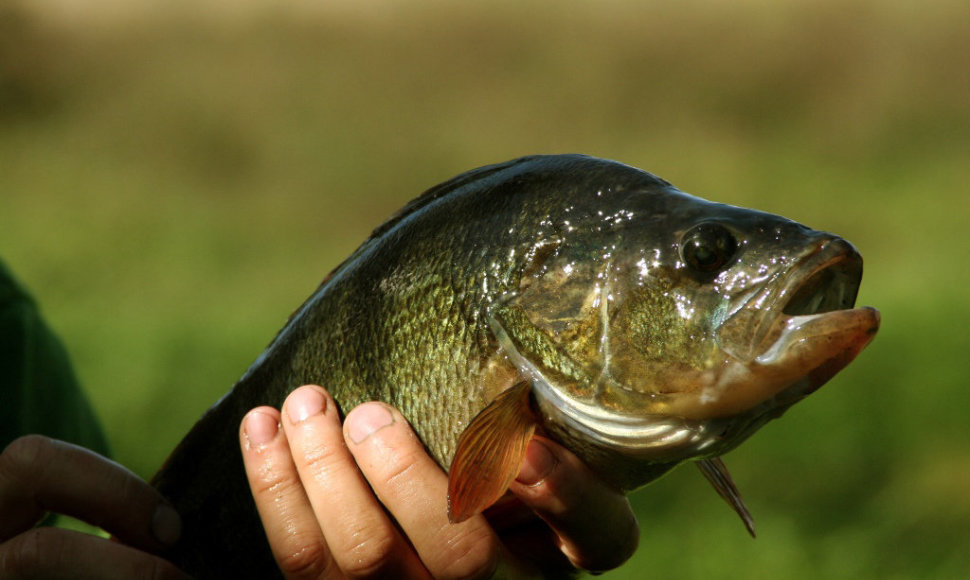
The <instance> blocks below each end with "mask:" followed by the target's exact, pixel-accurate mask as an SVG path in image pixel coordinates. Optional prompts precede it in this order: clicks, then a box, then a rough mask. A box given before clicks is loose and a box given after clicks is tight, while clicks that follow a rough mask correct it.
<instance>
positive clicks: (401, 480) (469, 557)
mask: <svg viewBox="0 0 970 580" xmlns="http://www.w3.org/2000/svg"><path fill="white" fill-rule="evenodd" d="M344 437H345V439H346V441H347V446H348V448H349V449H350V451H351V453H353V455H354V458H355V459H356V460H357V464H358V465H359V466H360V469H361V471H362V472H363V473H364V475H365V476H366V477H367V480H368V481H369V482H370V484H371V486H372V487H373V488H374V492H375V493H376V494H377V496H378V498H379V499H380V500H381V503H383V504H384V505H385V506H386V507H387V508H388V510H389V511H390V512H391V514H393V516H394V517H395V519H396V520H397V521H398V523H399V524H400V525H401V528H402V529H403V530H404V532H405V534H407V536H408V538H409V539H410V540H411V543H412V544H413V545H414V547H415V549H416V550H417V552H418V554H419V555H420V556H421V560H422V561H423V562H424V565H425V566H426V567H427V569H428V570H429V571H430V572H431V575H432V576H433V577H435V578H467V577H485V576H487V575H488V574H490V573H492V572H493V571H494V570H495V569H496V567H497V566H498V565H499V564H500V559H501V556H502V550H501V547H500V542H499V540H498V538H497V536H496V535H495V534H494V532H493V531H492V529H491V528H490V527H489V525H488V523H487V522H486V521H485V519H484V518H483V517H482V516H475V517H472V518H470V519H468V520H466V521H464V522H462V523H460V524H451V523H450V522H449V521H448V506H447V494H448V477H447V476H446V475H445V473H444V472H443V471H442V470H441V468H440V467H439V466H438V464H437V463H435V462H434V460H433V459H431V457H429V456H428V454H427V452H426V451H425V449H424V447H423V445H422V444H421V442H420V441H419V440H418V438H417V436H416V435H415V434H414V431H413V430H412V429H411V427H410V425H408V423H407V421H406V420H405V419H404V417H403V416H402V415H401V414H400V413H399V412H398V411H397V410H395V409H394V408H392V407H390V406H388V405H385V404H383V403H376V402H372V403H364V404H363V405H360V406H358V407H357V408H355V409H354V410H352V411H351V412H350V413H348V414H347V419H346V420H345V422H344Z"/></svg>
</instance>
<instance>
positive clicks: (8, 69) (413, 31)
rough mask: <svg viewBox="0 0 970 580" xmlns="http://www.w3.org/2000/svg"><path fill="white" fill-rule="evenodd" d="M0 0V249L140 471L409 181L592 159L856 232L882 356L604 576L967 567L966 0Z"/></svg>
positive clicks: (969, 238)
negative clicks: (734, 502)
mask: <svg viewBox="0 0 970 580" xmlns="http://www.w3.org/2000/svg"><path fill="white" fill-rule="evenodd" d="M156 4H158V3H150V2H148V1H147V0H145V1H142V2H137V1H134V0H132V1H131V2H128V3H126V2H110V1H102V2H100V3H99V2H93V1H92V2H88V3H85V5H84V6H85V7H84V8H83V9H81V8H79V7H78V6H76V3H72V2H68V1H66V0H31V1H27V0H24V1H23V2H14V3H11V1H10V0H0V256H2V257H3V259H4V260H6V261H7V262H8V264H9V266H10V267H11V269H12V270H13V271H14V272H16V273H17V275H18V276H19V277H20V278H21V279H22V280H23V281H24V282H25V284H26V285H27V286H28V287H30V288H31V289H32V290H33V292H34V294H35V296H36V297H37V299H38V301H39V302H40V303H41V305H42V306H43V308H44V312H45V314H46V316H47V318H48V320H49V321H50V322H51V324H52V325H53V326H54V328H55V329H56V330H57V331H58V332H59V333H60V335H61V336H62V337H63V338H64V340H65V342H66V343H67V345H68V348H69V350H70V351H71V353H72V355H73V357H74V361H75V363H76V366H77V370H78V373H79V375H80V377H81V379H82V381H83V383H84V384H85V385H86V387H87V389H88V391H89V393H90V395H91V397H92V399H93V401H94V405H95V407H96V408H97V410H98V412H99V413H100V416H101V418H102V420H103V423H104V425H105V428H106V430H107V432H108V435H109V437H110V439H111V441H112V443H113V446H114V449H115V452H116V457H117V459H118V460H119V461H120V462H122V463H123V464H125V465H128V466H130V467H132V468H133V469H134V470H135V471H136V472H138V473H139V474H141V475H142V476H145V477H149V476H150V475H151V474H152V473H153V472H154V470H155V469H156V468H157V467H158V465H159V464H160V463H161V462H162V461H163V460H164V458H165V457H166V455H167V453H168V451H169V450H170V449H171V448H172V447H173V446H174V445H175V443H176V442H177V441H178V440H179V439H180V438H181V436H182V435H183V434H184V433H185V432H186V431H187V430H188V429H189V428H190V427H191V425H192V424H193V422H194V421H195V420H196V418H197V417H198V416H199V415H200V414H201V413H202V411H203V410H204V409H205V408H207V407H208V406H209V405H210V404H211V403H212V402H214V401H215V400H216V399H217V398H218V397H219V396H220V395H221V394H222V393H223V392H225V391H226V390H227V389H228V388H229V387H230V386H231V385H232V383H233V382H234V381H235V379H236V378H237V377H239V376H240V374H241V373H242V372H243V371H244V370H245V369H246V367H247V366H248V365H249V363H250V362H251V361H253V360H254V359H255V357H256V356H257V355H258V354H259V352H260V351H261V350H262V349H263V347H264V346H265V345H266V344H267V343H268V341H269V340H270V338H272V336H273V335H274V333H275V332H276V331H277V330H278V328H279V327H280V326H281V325H282V324H283V322H284V321H285V319H286V317H287V316H288V315H289V313H290V312H291V311H292V310H293V309H294V308H295V307H296V306H298V305H299V304H300V303H301V302H302V300H303V299H304V298H305V297H306V296H307V295H308V294H309V293H310V292H311V291H312V290H313V289H314V288H315V287H316V285H317V284H318V283H319V281H320V280H321V278H322V277H323V276H324V275H325V274H326V273H327V272H328V271H329V270H330V269H331V268H332V267H333V266H335V265H336V264H337V263H338V262H339V261H340V260H341V259H342V258H343V257H345V256H346V255H347V254H348V253H349V252H351V251H352V250H353V249H354V248H355V247H356V246H357V245H358V244H359V243H360V242H361V241H362V240H363V239H364V238H365V237H366V236H367V235H368V233H369V232H370V230H371V228H373V227H374V226H375V225H377V224H378V223H379V222H380V221H382V220H383V219H384V218H385V217H387V216H388V215H390V214H391V213H392V212H393V211H394V210H396V209H397V208H398V207H400V206H401V205H403V204H404V203H405V202H406V201H408V200H409V199H411V198H412V197H414V196H416V195H417V194H418V193H420V192H421V191H423V190H424V189H425V188H427V187H429V186H431V185H434V184H436V183H438V182H440V181H442V180H444V179H446V178H448V177H451V176H452V175H454V174H457V173H459V172H462V171H465V170H467V169H471V168H473V167H476V166H479V165H483V164H486V163H492V162H497V161H502V160H506V159H510V158H513V157H516V156H519V155H523V154H529V153H539V152H543V153H555V152H584V153H589V154H593V155H597V156H601V157H608V158H614V159H618V160H621V161H623V162H626V163H629V164H632V165H635V166H639V167H642V168H644V169H647V170H649V171H652V172H655V173H657V174H659V175H661V176H662V177H664V178H666V179H668V180H670V181H672V182H673V183H675V184H676V185H677V186H679V187H680V188H681V189H684V190H685V191H689V192H692V193H696V194H698V195H701V196H703V197H707V198H709V199H714V200H717V201H724V202H728V203H733V204H737V205H743V206H749V207H756V208H758V209H763V210H767V211H772V212H775V213H780V214H783V215H785V216H788V217H791V218H793V219H796V220H798V221H801V222H803V223H806V224H808V225H811V226H813V227H817V228H820V229H827V230H830V231H834V232H837V233H839V234H841V235H844V236H845V237H847V238H848V239H850V240H851V241H853V242H854V243H855V244H856V245H857V246H858V247H859V248H860V250H861V252H862V253H863V255H864V256H865V258H866V276H865V279H864V283H863V286H862V290H861V293H860V297H859V302H860V303H864V304H871V305H875V306H877V307H878V308H880V309H881V311H882V313H883V329H882V331H881V332H880V335H879V336H878V337H877V338H876V340H875V342H874V343H873V344H872V346H871V347H870V348H869V349H868V350H867V351H866V352H864V353H863V354H862V355H861V356H860V358H859V359H858V360H857V362H856V363H854V364H853V365H852V366H850V367H849V368H848V369H847V370H846V371H845V372H843V373H842V374H841V375H840V376H838V377H837V378H836V379H834V380H833V381H832V382H831V383H830V384H829V385H828V386H826V387H825V388H824V389H822V390H821V391H819V392H818V393H816V394H814V395H813V396H812V397H810V398H809V399H807V400H806V401H804V402H803V403H801V404H800V405H799V406H798V407H796V408H795V409H793V410H791V411H790V412H789V413H788V414H787V415H786V417H785V418H784V419H783V420H781V421H778V422H775V423H772V424H770V425H769V426H767V427H766V428H764V429H763V430H762V431H761V432H759V433H758V434H757V435H756V436H755V437H753V438H752V439H751V440H750V441H749V442H747V443H746V444H744V445H743V446H741V447H740V448H739V449H738V450H737V451H735V452H733V453H731V454H730V455H729V456H728V457H727V463H728V464H729V465H730V466H731V467H732V470H733V472H734V475H735V479H736V481H737V483H738V485H739V487H740V488H741V490H742V492H743V493H744V495H745V497H746V499H747V501H748V504H749V506H750V508H751V510H752V512H753V513H754V515H755V518H756V520H757V523H758V530H759V537H758V539H757V540H754V541H752V540H751V539H750V538H748V537H747V535H746V534H745V533H744V529H743V527H742V525H741V523H740V522H739V521H738V520H737V518H736V516H735V515H734V514H733V513H731V511H730V510H729V509H728V508H727V507H726V506H725V505H723V503H722V502H721V500H720V499H719V498H718V497H717V496H716V495H715V494H714V493H713V492H712V491H711V490H710V489H708V484H707V483H706V482H704V481H703V479H702V478H701V477H700V476H699V475H698V473H697V472H696V470H695V469H693V468H689V467H688V468H682V469H680V470H677V471H676V472H675V473H673V474H671V475H670V476H668V477H666V478H664V479H663V480H661V481H659V482H657V483H655V484H653V485H651V486H649V487H648V488H646V489H644V490H641V491H639V492H637V493H636V494H634V495H633V501H634V503H635V504H636V506H637V508H638V510H639V513H640V522H641V527H642V537H641V545H640V549H639V551H638V552H637V554H636V556H635V557H634V558H633V560H631V561H630V562H629V563H628V564H626V565H625V566H624V567H622V568H620V569H619V570H617V571H615V572H612V573H609V574H607V575H606V576H605V577H607V578H611V579H621V578H643V577H678V578H708V577H713V578H860V577H863V578H930V577H934V578H957V577H966V576H967V575H970V549H968V548H970V445H968V443H970V426H968V424H970V419H968V417H970V394H968V388H967V382H968V381H967V379H968V375H970V372H968V369H970V362H968V361H970V358H968V354H967V346H968V345H970V341H968V340H967V338H966V335H967V331H968V330H967V329H968V328H970V304H968V300H967V287H968V283H970V275H968V271H970V268H968V263H970V234H968V233H967V228H968V219H970V201H968V191H967V189H968V184H970V68H968V62H970V61H968V58H970V25H968V23H970V3H967V2H965V1H962V0H961V1H958V0H953V1H946V0H939V1H928V2H921V3H913V2H909V1H903V0H888V1H876V0H815V1H812V0H798V1H793V2H773V1H769V0H742V1H738V2H725V1H717V0H707V1H702V0H688V1H685V2H677V3H662V4H661V3H652V2H644V3H639V2H633V1H623V0H607V1H604V2H596V3H592V2H583V3H580V2H571V1H566V2H562V1H559V2H553V1H545V0H543V1H529V2H509V1H499V2H478V3H458V2H443V1H433V0H420V1H411V2H407V3H404V2H391V1H389V0H388V1H380V0H369V1H364V2H359V3H353V2H350V1H349V0H348V1H346V2H337V3H329V4H328V5H326V6H324V5H322V4H323V3H320V4H321V5H315V3H313V2H310V1H305V2H300V1H296V0H294V1H291V2H284V3H269V2H266V3H262V2H258V1H257V0H249V1H247V2H242V3H226V2H218V1H216V0H210V1H202V2H192V3H190V2H175V3H169V4H167V5H166V6H167V7H165V8H158V7H157V6H156Z"/></svg>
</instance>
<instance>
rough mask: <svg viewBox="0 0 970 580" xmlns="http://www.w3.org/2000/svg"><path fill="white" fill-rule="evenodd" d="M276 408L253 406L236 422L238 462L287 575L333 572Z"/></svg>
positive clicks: (277, 561)
mask: <svg viewBox="0 0 970 580" xmlns="http://www.w3.org/2000/svg"><path fill="white" fill-rule="evenodd" d="M279 421H280V412H279V411H277V410H276V409H274V408H272V407H259V408H256V409H253V410H252V411H250V412H249V413H247V414H246V416H245V417H243V421H242V424H241V426H240V433H239V436H240V443H241V445H242V454H243V463H244V464H245V466H246V476H247V477H248V479H249V486H250V488H251V490H252V492H253V499H254V500H255V502H256V509H257V511H258V512H259V517H260V519H261V520H262V523H263V529H264V530H265V531H266V538H267V540H268V541H269V545H270V549H271V550H272V552H273V557H274V558H275V559H276V563H277V564H278V565H279V567H280V570H281V571H282V572H283V575H284V576H285V577H287V578H323V577H327V576H328V574H329V575H330V576H333V577H337V576H336V574H337V573H339V570H336V568H335V566H334V562H333V557H332V556H331V554H330V551H329V549H328V548H327V544H326V542H325V541H324V538H323V532H322V531H321V530H320V526H319V524H318V523H317V519H316V517H315V516H314V514H313V510H312V508H311V507H310V500H309V499H307V496H306V492H305V491H304V489H303V484H302V482H301V481H300V476H299V474H298V473H297V471H296V465H295V464H294V463H293V458H292V457H291V456H290V447H289V444H288V443H287V440H286V436H285V434H283V433H281V432H280V430H279Z"/></svg>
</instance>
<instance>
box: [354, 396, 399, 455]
mask: <svg viewBox="0 0 970 580" xmlns="http://www.w3.org/2000/svg"><path fill="white" fill-rule="evenodd" d="M394 422H395V417H394V413H393V412H392V411H391V409H390V407H388V406H387V405H385V404H384V403H379V402H376V401H371V402H368V403H362V404H360V405H358V406H357V407H355V408H354V409H352V410H351V411H350V413H347V417H346V418H345V419H344V433H345V435H346V436H347V438H349V439H350V440H351V441H352V442H353V443H355V444H357V445H360V444H361V443H363V442H364V441H365V440H366V439H367V438H368V437H370V436H371V435H373V434H374V433H376V432H377V431H380V430H381V429H383V428H384V427H387V426H389V425H392V424H393V423H394Z"/></svg>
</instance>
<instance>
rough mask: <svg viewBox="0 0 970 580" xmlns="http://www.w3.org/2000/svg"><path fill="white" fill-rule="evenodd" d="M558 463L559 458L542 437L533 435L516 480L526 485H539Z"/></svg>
mask: <svg viewBox="0 0 970 580" xmlns="http://www.w3.org/2000/svg"><path fill="white" fill-rule="evenodd" d="M558 465H559V458H558V457H557V456H556V454H555V453H554V452H553V450H552V449H551V448H550V447H549V445H548V444H547V443H546V442H545V441H544V440H543V439H542V438H540V437H533V438H532V440H531V441H529V445H528V447H526V449H525V458H524V459H523V461H522V467H521V468H520V469H519V475H518V477H516V478H515V481H516V482H518V483H520V484H522V485H525V486H534V485H539V484H540V483H542V482H543V481H545V479H546V478H547V477H549V475H550V474H552V473H553V471H554V470H555V469H556V467H557V466H558Z"/></svg>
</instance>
